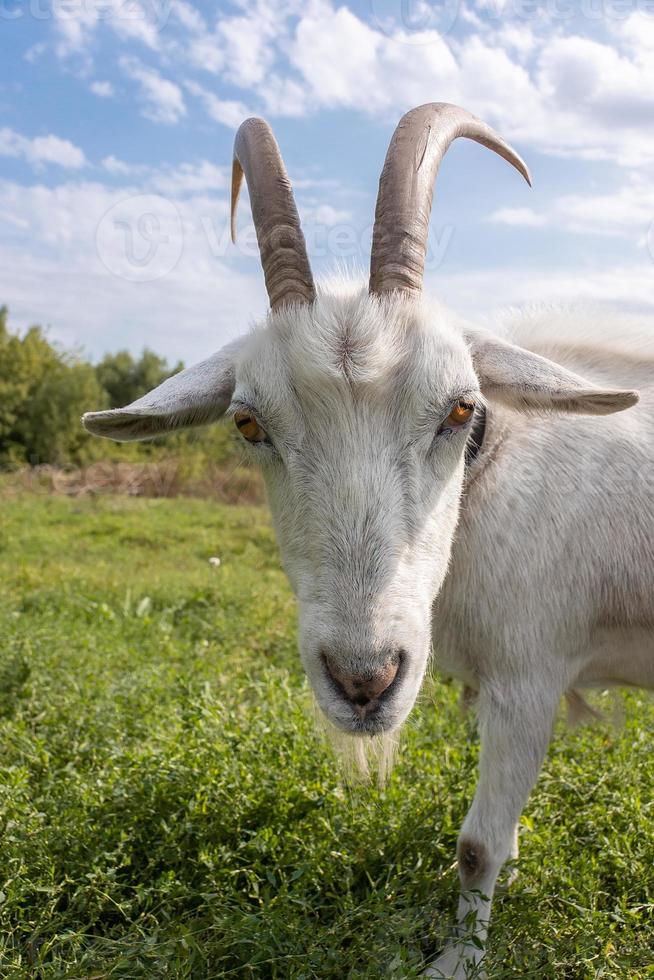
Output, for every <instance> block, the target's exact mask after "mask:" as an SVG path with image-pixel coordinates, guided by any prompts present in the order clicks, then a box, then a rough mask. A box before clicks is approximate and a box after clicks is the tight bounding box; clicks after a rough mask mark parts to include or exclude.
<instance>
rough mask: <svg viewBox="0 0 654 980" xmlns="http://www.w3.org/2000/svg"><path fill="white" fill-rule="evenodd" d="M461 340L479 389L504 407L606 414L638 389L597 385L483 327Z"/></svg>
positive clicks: (631, 401)
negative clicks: (467, 352) (464, 344)
mask: <svg viewBox="0 0 654 980" xmlns="http://www.w3.org/2000/svg"><path fill="white" fill-rule="evenodd" d="M466 340H467V342H468V346H469V349H470V353H471V355H472V360H473V364H474V366H475V371H476V372H477V377H478V378H479V382H480V385H481V390H482V392H483V394H484V395H485V396H486V397H487V398H489V399H491V400H493V399H495V400H496V401H499V402H502V403H503V404H504V405H507V406H508V407H509V408H515V409H518V410H522V411H529V410H531V411H539V410H540V411H551V412H552V411H553V412H576V413H579V414H585V415H610V414H611V413H612V412H621V411H622V410H623V409H625V408H631V406H632V405H635V404H636V402H637V401H638V398H639V396H638V392H637V391H621V390H615V389H613V388H600V387H597V386H596V385H594V384H592V383H591V382H590V381H586V380H585V379H584V378H581V377H579V375H578V374H573V373H572V371H568V370H567V368H564V367H562V366H561V365H560V364H556V363H555V362H554V361H550V360H548V358H546V357H541V356H540V355H539V354H532V352H531V351H528V350H525V349H524V348H523V347H517V346H516V345H515V344H510V343H508V342H507V341H505V340H501V339H500V338H499V337H496V336H495V335H494V334H492V333H489V332H488V331H486V330H471V331H468V332H467V333H466Z"/></svg>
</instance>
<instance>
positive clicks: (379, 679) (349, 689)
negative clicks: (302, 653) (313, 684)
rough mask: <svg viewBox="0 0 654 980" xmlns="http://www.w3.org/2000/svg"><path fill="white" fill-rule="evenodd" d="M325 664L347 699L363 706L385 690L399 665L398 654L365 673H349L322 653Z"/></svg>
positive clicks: (393, 678) (394, 676)
mask: <svg viewBox="0 0 654 980" xmlns="http://www.w3.org/2000/svg"><path fill="white" fill-rule="evenodd" d="M323 659H324V661H325V666H326V667H327V670H328V672H329V675H330V677H331V678H332V680H333V681H335V682H336V685H337V686H338V687H339V688H340V690H341V691H342V693H343V694H344V695H345V697H346V698H347V700H348V701H350V702H351V703H352V704H354V705H356V706H357V707H360V708H365V707H366V706H368V705H370V703H371V702H372V701H376V699H377V698H379V697H380V696H381V695H382V694H383V693H384V691H386V690H387V689H388V688H389V687H390V686H391V684H392V683H393V681H394V680H395V678H396V676H397V670H398V667H399V665H400V658H399V656H395V657H391V658H390V659H388V660H387V661H386V662H385V663H383V664H382V665H381V666H380V667H379V668H377V669H376V670H373V671H370V672H368V673H365V674H351V673H349V672H348V671H347V670H345V669H344V668H343V667H341V666H340V665H339V664H338V663H337V662H336V660H335V659H334V658H333V657H330V656H328V655H327V654H323Z"/></svg>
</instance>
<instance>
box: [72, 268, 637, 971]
mask: <svg viewBox="0 0 654 980" xmlns="http://www.w3.org/2000/svg"><path fill="white" fill-rule="evenodd" d="M510 341H514V342H515V341H517V342H518V343H521V344H523V345H524V347H517V346H514V343H511V342H510ZM524 348H527V349H524ZM530 352H533V353H530ZM552 357H554V360H555V361H557V363H553V361H552V360H544V359H543V358H552ZM207 364H208V365H209V366H210V369H207V368H206V365H207ZM653 366H654V332H653V331H652V327H651V325H650V324H648V323H646V322H644V321H640V320H637V319H636V318H633V317H630V318H625V317H619V316H617V315H616V317H614V318H611V317H607V316H606V315H604V314H598V313H595V312H594V311H589V312H583V311H580V310H575V311H572V312H565V311H561V310H546V309H545V310H540V311H536V310H534V311H530V312H527V313H524V314H519V313H515V312H514V313H511V314H509V315H507V317H506V318H505V319H504V320H503V321H501V322H500V323H499V324H497V325H496V326H495V330H494V332H487V331H485V330H480V329H479V328H478V327H474V326H472V325H469V324H466V323H464V322H462V321H460V320H458V319H457V318H456V317H454V316H453V315H452V314H451V313H449V312H447V311H446V310H444V309H443V308H441V307H440V306H438V305H435V304H430V303H428V302H427V301H426V300H424V299H408V298H404V297H401V296H397V295H395V296H393V297H391V298H385V299H382V300H380V299H378V298H376V297H371V296H369V295H368V293H367V292H366V291H365V290H363V289H362V288H361V287H354V286H352V285H351V284H347V283H345V282H343V283H341V284H340V285H337V286H332V287H331V288H330V290H329V291H326V292H319V294H318V298H317V300H316V302H315V303H314V304H313V306H312V307H293V308H287V309H283V310H281V311H278V312H276V313H271V314H270V315H269V317H268V319H267V321H266V322H265V323H264V324H262V325H261V326H260V327H258V328H257V329H256V330H255V331H254V332H253V333H252V334H251V335H250V336H249V337H247V338H245V339H244V340H243V341H242V342H241V343H240V344H238V343H237V344H236V345H233V346H232V347H231V348H230V349H229V350H226V351H224V352H221V353H220V354H219V355H215V356H214V358H212V359H210V361H209V362H205V366H203V367H202V369H201V370H200V371H198V370H197V369H196V370H195V374H193V371H194V369H189V371H188V372H184V373H183V375H181V376H180V377H179V380H178V382H177V385H179V389H178V390H179V399H177V398H176V395H175V390H176V387H175V386H176V383H175V380H174V379H173V381H169V382H166V385H165V386H162V389H157V390H156V391H154V392H152V393H151V394H150V395H148V396H146V397H145V398H144V399H141V401H140V402H139V403H138V405H137V406H136V407H134V406H130V407H128V408H127V409H125V410H121V411H117V412H112V413H96V414H94V415H90V416H85V419H84V422H85V425H86V426H87V428H89V429H90V430H91V431H95V432H97V433H98V434H101V435H107V436H109V437H112V438H133V437H135V436H136V437H139V438H140V437H142V436H143V434H144V433H147V427H148V421H147V420H148V417H150V418H151V427H152V432H153V433H154V432H155V431H161V429H162V428H174V427H175V426H176V425H178V424H188V423H189V421H193V420H200V419H201V418H207V417H210V418H213V417H215V416H216V415H217V414H219V413H220V412H222V411H224V409H225V408H226V406H227V403H228V401H230V400H231V404H230V408H229V409H228V412H229V411H235V410H237V409H242V408H244V407H245V408H248V409H249V410H250V411H252V412H253V413H254V414H255V415H256V416H257V418H258V420H259V422H260V424H261V425H262V426H263V427H264V428H265V429H266V431H267V432H268V434H269V436H270V438H271V439H272V442H273V444H274V448H273V447H271V446H267V445H265V444H257V445H256V446H251V447H249V451H250V453H251V454H252V456H253V458H254V459H255V460H256V462H257V463H258V464H259V465H260V466H261V468H262V471H263V474H264V478H265V483H266V487H267V492H268V496H269V501H270V507H271V512H272V516H273V521H274V524H275V528H276V532H277V537H278V541H279V545H280V550H281V554H282V560H283V563H284V568H285V570H286V572H287V574H288V577H289V580H290V582H291V585H292V587H293V589H294V591H295V593H296V595H297V598H298V604H299V645H300V654H301V657H302V661H303V664H304V667H305V669H306V672H307V675H308V677H309V680H310V682H311V685H312V687H313V690H314V692H315V695H316V699H317V701H318V703H319V704H320V707H321V708H322V710H323V711H324V713H325V715H326V716H327V718H328V719H329V720H330V722H331V723H332V724H333V725H334V726H336V727H337V728H338V729H340V730H341V731H343V732H346V733H350V734H355V735H356V734H359V735H371V734H374V733H380V732H382V733H383V732H392V731H394V730H396V729H397V728H398V727H399V726H400V725H401V723H402V721H403V720H404V719H405V718H406V716H407V714H408V713H409V711H410V710H411V708H412V706H413V704H414V702H415V699H416V696H417V694H418V691H419V689H420V685H421V683H422V679H423V676H424V672H425V669H426V667H427V662H428V659H429V654H430V649H431V647H432V645H433V649H434V652H435V659H436V663H437V665H438V667H439V668H440V669H441V670H442V671H443V672H446V673H448V674H450V675H453V676H455V677H458V678H460V679H461V680H462V681H463V682H464V683H465V684H466V685H467V686H468V687H470V688H472V689H473V691H475V692H477V710H478V717H479V726H480V732H481V738H482V751H481V761H480V775H479V784H478V787H477V792H476V794H475V799H474V802H473V804H472V807H471V809H470V812H469V814H468V816H467V817H466V820H465V823H464V825H463V828H462V832H461V838H460V841H459V864H460V875H461V882H462V894H461V901H460V905H459V925H458V934H459V936H458V938H457V939H456V940H455V941H454V942H453V944H452V946H451V947H450V948H449V949H448V950H447V951H446V953H445V954H444V957H443V958H441V960H439V961H438V963H437V964H435V965H434V967H433V968H431V969H432V973H431V975H433V976H439V975H445V976H456V977H463V976H465V975H466V971H467V970H469V969H470V967H472V966H475V965H479V963H480V961H481V959H482V957H483V947H482V948H481V949H480V948H479V946H478V944H476V943H475V942H471V941H470V938H471V935H472V937H473V938H474V939H475V940H481V941H482V943H483V940H484V939H485V935H486V922H487V920H488V917H489V914H490V899H491V897H492V893H493V889H494V886H495V880H496V877H497V874H498V872H499V870H500V868H501V866H502V864H503V862H504V861H505V860H506V859H507V857H509V856H510V855H511V854H512V853H513V852H514V851H515V843H514V842H515V839H516V838H515V828H516V824H517V821H518V819H519V816H520V812H521V810H522V807H523V806H524V803H525V801H526V799H527V796H528V794H529V792H530V790H531V788H532V786H533V784H534V782H535V781H536V778H537V776H538V771H539V768H540V765H541V762H542V759H543V756H544V754H545V752H546V750H547V745H548V742H549V739H550V733H551V727H552V723H553V719H554V715H555V712H556V709H557V705H558V703H559V700H560V698H561V696H562V695H563V694H564V693H566V692H569V697H570V699H571V700H572V701H573V702H574V703H578V700H579V696H578V695H577V694H576V693H575V692H576V690H577V688H578V687H584V686H592V685H597V684H600V685H605V684H608V683H616V684H621V683H629V684H639V685H644V686H648V687H654V647H653V643H652V628H653V625H654V541H653V532H652V525H653V521H652V516H653V510H654V489H653V488H654V410H653V407H654V391H653V390H652V387H653V383H652V377H653V375H652V367H653ZM194 385H196V386H197V388H196V394H195V395H193V386H194ZM636 387H641V388H642V393H643V399H642V402H641V404H640V405H638V406H637V407H636V408H631V410H630V411H628V412H624V413H622V412H621V410H622V409H624V408H629V407H630V406H633V405H635V403H636V401H637V396H636V395H635V393H634V392H633V390H632V389H634V388H636ZM164 388H165V389H166V390H165V391H164ZM617 389H624V390H617ZM189 393H190V394H189ZM461 395H466V396H467V397H471V398H474V399H476V400H477V401H479V402H481V401H484V400H485V401H486V402H487V405H488V421H487V433H486V438H485V442H484V446H483V449H482V452H481V453H480V454H479V456H478V457H477V459H476V460H475V462H474V463H473V465H472V467H471V468H470V470H469V471H466V470H465V468H464V448H465V444H466V440H467V436H468V432H467V431H460V432H455V433H452V434H449V435H448V434H442V435H438V434H437V433H438V430H439V426H440V425H441V423H442V421H443V419H444V418H445V417H446V416H447V415H448V412H449V411H450V408H451V406H452V403H453V401H454V400H456V399H457V398H458V397H460V396H461ZM189 399H190V404H189ZM195 404H197V413H196V414H197V416H198V418H197V419H195V417H194V405H195ZM135 412H136V414H138V430H137V432H135V431H134V417H135ZM614 412H620V414H608V413H614ZM586 413H587V414H586ZM605 415H608V417H597V416H605ZM593 416H595V417H593ZM123 422H124V424H123ZM400 649H401V650H402V651H403V661H402V667H401V670H402V674H401V677H400V683H399V685H398V686H397V690H396V692H395V694H394V696H393V697H392V698H391V699H390V700H389V701H387V702H385V703H383V704H382V706H381V708H380V710H379V712H378V713H377V714H374V715H372V716H371V717H370V718H369V719H364V720H362V719H361V718H360V717H359V715H357V714H356V713H355V712H354V711H353V709H352V705H351V704H350V703H349V702H348V701H346V700H345V699H344V698H343V697H342V695H341V694H340V693H339V691H338V690H337V689H336V688H335V687H334V685H333V683H331V682H330V678H329V676H328V675H327V672H326V670H325V666H324V661H323V654H324V653H325V652H327V653H328V654H329V656H330V657H331V658H332V659H334V660H336V661H337V662H338V664H339V666H340V668H341V669H342V670H346V671H348V672H351V673H352V674H364V673H370V672H374V671H375V669H377V668H378V666H379V664H380V663H383V662H384V661H385V660H386V659H387V658H388V655H389V653H390V652H393V651H397V650H400ZM471 912H472V913H474V914H473V915H472V919H473V920H474V923H473V924H472V925H471V924H470V922H471V915H470V913H471Z"/></svg>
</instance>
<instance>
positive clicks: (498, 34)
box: [0, 0, 654, 363]
mask: <svg viewBox="0 0 654 980" xmlns="http://www.w3.org/2000/svg"><path fill="white" fill-rule="evenodd" d="M429 101H448V102H456V103H458V104H460V105H463V106H465V107H466V108H467V109H469V110H470V111H472V112H474V113H475V114H477V115H479V116H481V117H482V118H483V119H484V120H485V121H487V122H489V123H490V124H491V125H493V126H494V127H495V128H496V129H498V130H499V131H500V132H501V133H502V135H504V136H505V137H506V138H507V139H509V140H510V141H511V142H512V143H513V144H514V146H515V147H516V148H517V149H518V151H519V152H520V153H521V154H522V155H523V156H524V157H525V158H526V160H527V162H528V163H529V165H530V167H531V169H532V173H533V176H534V186H533V189H531V190H530V189H529V188H528V187H527V186H526V184H524V183H523V182H522V181H521V180H520V178H519V177H518V176H517V175H516V174H515V172H514V171H512V170H511V168H509V167H508V166H507V165H506V164H505V163H504V162H503V161H502V160H500V159H499V158H497V157H495V156H494V155H493V154H491V153H489V152H488V151H487V150H485V149H483V148H482V147H479V146H477V145H475V144H472V143H470V142H468V141H464V140H461V141H458V143H457V144H456V145H455V146H453V147H452V149H451V151H450V153H449V154H448V156H447V159H446V161H445V163H444V165H443V168H442V170H441V174H440V176H439V181H438V186H437V191H436V197H435V208H434V217H433V220H432V236H431V248H430V257H429V260H428V271H427V279H426V281H427V286H428V288H429V289H430V290H432V291H433V292H434V293H436V294H437V295H438V296H440V297H441V298H442V299H443V300H444V301H445V302H447V303H449V304H450V305H451V306H453V307H455V308H457V309H459V310H460V311H461V312H463V313H465V314H467V315H470V316H483V315H486V314H489V313H492V312H493V311H494V310H496V309H497V308H499V307H502V306H506V305H514V304H522V303H532V302H542V301H550V300H552V301H559V300H578V299H590V300H592V301H593V302H599V303H610V304H615V305H618V306H620V307H621V308H625V307H628V308H633V309H646V310H652V309H653V308H654V230H653V229H652V222H653V221H654V0H633V2H631V0H544V2H538V3H537V2H535V0H442V2H436V0H356V2H351V3H341V4H339V3H337V2H333V0H308V2H302V3H301V2H298V0H289V2H287V3H274V2H272V0H235V2H219V3H209V2H200V0H194V2H192V0H0V263H1V266H2V269H3V271H4V276H3V281H2V290H1V291H0V303H3V302H4V303H7V304H8V306H9V308H10V315H11V322H12V323H13V324H14V326H17V327H21V328H23V327H25V326H27V325H28V324H29V323H32V322H40V323H42V324H44V325H47V326H48V327H49V329H50V334H51V336H52V337H53V338H55V339H56V340H58V341H60V342H61V343H63V344H65V345H66V346H69V347H72V346H76V347H82V348H83V349H84V350H85V351H86V352H87V353H89V354H90V355H92V356H93V357H98V356H100V355H101V354H102V353H103V352H104V351H106V350H113V349H117V348H119V347H129V348H130V349H132V350H134V351H138V350H139V349H140V348H142V347H143V346H144V345H145V344H149V345H151V346H153V347H154V348H156V349H157V350H160V351H162V352H163V353H164V354H166V355H167V356H168V357H169V358H171V359H177V358H178V357H181V358H183V359H184V360H186V361H187V363H188V362H190V361H192V360H194V359H198V358H200V357H203V356H205V355H206V354H208V353H210V352H211V351H212V350H214V349H216V348H217V347H218V346H220V344H221V343H223V342H224V341H225V340H227V339H229V338H231V337H233V336H234V335H236V334H237V333H239V332H240V331H241V330H242V329H243V328H244V327H246V326H247V325H248V324H249V323H250V322H251V321H252V319H253V318H254V317H256V316H258V315H260V314H261V313H262V312H263V311H264V310H265V306H266V298H265V292H264V289H263V281H262V275H261V271H260V267H259V263H258V258H257V253H256V248H255V247H254V243H253V240H252V227H251V222H250V215H249V210H248V205H247V198H246V197H245V198H244V200H243V202H242V205H241V212H240V222H239V226H240V229H241V237H240V243H239V245H238V246H237V247H233V246H231V245H230V243H229V239H228V234H227V222H228V193H227V188H228V182H229V169H230V163H231V148H232V142H233V137H234V132H235V130H236V127H237V126H238V124H239V122H240V121H241V120H242V119H244V118H245V117H246V116H248V115H252V114H257V115H263V116H265V117H266V118H267V119H268V120H269V121H270V123H271V124H272V126H273V128H274V130H275V133H276V135H277V138H278V141H279V143H280V145H281V148H282V152H283V154H284V157H285V160H286V164H287V167H288V170H289V173H290V175H291V178H292V180H293V183H294V187H295V191H296V196H297V199H298V205H299V208H300V212H301V215H302V217H303V222H304V227H305V233H306V235H307V240H308V243H309V249H310V253H311V257H312V261H313V265H314V270H315V272H316V274H317V275H328V274H329V273H330V272H331V271H333V270H334V269H335V268H340V267H343V266H345V267H347V268H360V269H362V270H365V269H366V267H367V264H368V244H369V237H370V226H371V222H372V215H373V211H374V202H375V193H376V186H377V181H378V177H379V171H380V169H381V165H382V162H383V158H384V154H385V152H386V147H387V145H388V141H389V139H390V136H391V134H392V131H393V128H394V126H395V124H396V123H397V121H398V119H399V118H400V116H401V115H402V114H403V113H404V112H405V111H406V110H408V109H410V108H412V107H413V106H415V105H419V104H421V103H423V102H429Z"/></svg>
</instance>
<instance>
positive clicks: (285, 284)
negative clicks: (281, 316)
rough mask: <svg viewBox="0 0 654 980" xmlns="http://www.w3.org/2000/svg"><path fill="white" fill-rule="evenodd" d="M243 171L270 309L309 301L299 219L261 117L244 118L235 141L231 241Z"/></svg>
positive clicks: (310, 290) (308, 275) (310, 289)
mask: <svg viewBox="0 0 654 980" xmlns="http://www.w3.org/2000/svg"><path fill="white" fill-rule="evenodd" d="M244 174H245V179H246V181H247V185H248V191H249V193H250V203H251V205H252V218H253V220H254V227H255V229H256V232H257V241H258V243H259V252H260V253H261V264H262V266H263V273H264V276H265V279H266V289H267V290H268V298H269V299H270V306H271V308H272V309H273V310H275V309H277V308H278V307H279V306H282V305H283V304H285V303H293V302H295V303H310V302H311V301H312V300H313V299H314V297H315V289H314V285H313V276H312V275H311V266H310V265H309V258H308V256H307V248H306V243H305V241H304V235H303V234H302V228H301V227H300V217H299V215H298V213H297V208H296V206H295V199H294V197H293V191H292V189H291V182H290V180H289V179H288V174H287V173H286V167H285V166H284V161H283V160H282V155H281V153H280V152H279V147H278V146H277V141H276V140H275V137H274V136H273V133H272V130H271V128H270V126H269V125H268V123H267V122H266V121H265V120H264V119H256V118H253V119H246V120H245V122H244V123H242V124H241V126H240V127H239V130H238V132H237V134H236V139H235V140H234V160H233V164H232V214H231V224H232V241H233V242H235V241H236V207H237V204H238V196H239V193H240V190H241V184H242V183H243V175H244Z"/></svg>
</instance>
